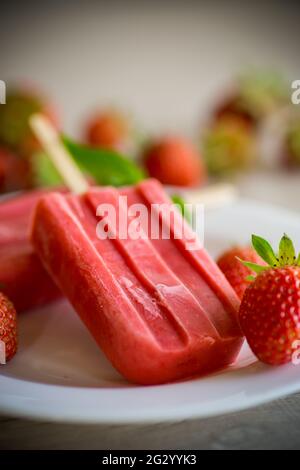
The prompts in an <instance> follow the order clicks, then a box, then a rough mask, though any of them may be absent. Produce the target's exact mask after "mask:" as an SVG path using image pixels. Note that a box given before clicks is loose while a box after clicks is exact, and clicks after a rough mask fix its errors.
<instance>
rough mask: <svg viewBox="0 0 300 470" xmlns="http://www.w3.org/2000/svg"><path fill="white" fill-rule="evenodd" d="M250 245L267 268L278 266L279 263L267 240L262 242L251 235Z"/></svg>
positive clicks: (261, 239) (259, 238)
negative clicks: (266, 264) (267, 265)
mask: <svg viewBox="0 0 300 470" xmlns="http://www.w3.org/2000/svg"><path fill="white" fill-rule="evenodd" d="M252 245H253V247H254V249H255V251H256V252H257V254H258V255H259V256H260V257H261V258H262V259H263V260H264V261H265V262H266V263H268V264H269V266H273V267H276V266H279V264H280V263H279V261H278V259H277V257H276V255H275V253H274V251H273V248H272V247H271V245H270V243H269V242H267V240H264V239H263V238H261V237H258V236H257V235H252Z"/></svg>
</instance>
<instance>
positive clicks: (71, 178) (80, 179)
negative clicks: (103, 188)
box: [30, 114, 89, 194]
mask: <svg viewBox="0 0 300 470" xmlns="http://www.w3.org/2000/svg"><path fill="white" fill-rule="evenodd" d="M30 127H31V129H32V131H33V132H34V134H35V136H36V137H37V139H38V141H39V142H40V143H41V145H42V147H43V149H44V150H45V151H46V153H47V155H48V156H49V158H50V160H51V161H52V163H53V164H54V166H55V168H56V170H57V171H58V173H59V174H60V176H61V177H62V179H63V181H64V183H65V184H66V186H67V187H68V188H69V190H70V191H71V192H73V193H76V194H82V193H85V192H87V190H88V188H89V184H88V182H87V181H86V179H85V177H84V176H83V174H82V173H81V171H80V170H79V168H78V167H77V165H76V163H75V162H74V160H73V158H72V157H71V155H70V154H69V152H68V150H67V149H66V148H65V146H64V145H63V143H62V141H61V139H60V136H59V134H58V132H57V131H56V129H55V128H54V127H53V126H52V124H51V123H50V121H49V120H48V119H47V118H46V117H45V116H44V115H42V114H34V115H32V116H31V118H30Z"/></svg>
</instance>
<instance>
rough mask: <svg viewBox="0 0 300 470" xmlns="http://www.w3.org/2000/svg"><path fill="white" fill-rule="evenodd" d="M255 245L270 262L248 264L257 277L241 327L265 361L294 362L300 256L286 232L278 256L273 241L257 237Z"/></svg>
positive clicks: (299, 329)
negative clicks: (271, 243)
mask: <svg viewBox="0 0 300 470" xmlns="http://www.w3.org/2000/svg"><path fill="white" fill-rule="evenodd" d="M252 240H253V246H254V247H255V249H256V251H257V253H258V254H259V255H260V256H261V258H262V259H263V260H264V261H266V263H268V265H265V266H262V265H257V264H255V263H252V262H244V265H245V266H246V267H248V268H250V269H252V270H253V271H254V272H256V273H257V276H256V277H255V278H254V280H253V282H252V283H251V285H250V286H249V287H248V289H247V290H246V292H245V294H244V297H243V300H242V304H241V308H240V312H239V317H240V324H241V328H242V330H243V332H244V334H245V336H246V338H247V341H248V343H249V346H250V348H251V349H252V351H253V353H254V354H255V355H256V356H257V357H258V359H260V360H261V361H262V362H265V363H267V364H271V365H280V364H285V363H288V362H291V360H292V357H293V354H294V352H295V345H296V344H298V343H297V341H298V340H300V256H298V258H296V255H295V249H294V245H293V243H292V241H291V240H290V239H289V238H288V237H287V236H286V235H284V236H283V238H282V239H281V242H280V245H279V253H278V255H276V254H275V253H274V251H273V249H272V247H271V246H270V244H269V243H268V242H267V241H266V240H264V239H262V238H260V237H257V236H253V237H252Z"/></svg>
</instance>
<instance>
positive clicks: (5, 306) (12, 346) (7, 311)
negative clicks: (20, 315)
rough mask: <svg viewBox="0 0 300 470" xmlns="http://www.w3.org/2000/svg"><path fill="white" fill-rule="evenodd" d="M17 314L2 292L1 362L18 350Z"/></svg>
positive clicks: (0, 318) (0, 296) (7, 359)
mask: <svg viewBox="0 0 300 470" xmlns="http://www.w3.org/2000/svg"><path fill="white" fill-rule="evenodd" d="M17 348H18V341H17V314H16V310H15V308H14V306H13V304H12V303H11V302H10V301H9V300H8V298H7V297H6V296H5V295H4V294H2V293H1V292H0V364H5V363H6V361H9V360H10V359H12V358H13V357H14V355H15V354H16V352H17Z"/></svg>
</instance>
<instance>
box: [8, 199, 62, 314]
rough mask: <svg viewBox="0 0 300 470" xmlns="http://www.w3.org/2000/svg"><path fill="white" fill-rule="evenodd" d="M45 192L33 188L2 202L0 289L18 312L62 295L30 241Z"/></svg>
mask: <svg viewBox="0 0 300 470" xmlns="http://www.w3.org/2000/svg"><path fill="white" fill-rule="evenodd" d="M44 194H45V191H39V190H38V191H32V192H30V193H26V194H25V195H23V194H22V195H19V196H16V197H13V198H10V199H8V200H6V201H4V202H2V203H1V204H0V266H1V268H0V290H1V291H3V292H4V293H5V294H6V295H7V296H8V297H9V298H10V300H11V301H12V302H13V303H14V305H15V307H16V310H17V312H21V311H23V310H28V309H30V308H34V307H38V306H41V305H43V304H45V303H48V302H50V301H51V300H54V299H56V298H58V297H59V296H60V292H59V290H58V289H57V287H56V286H55V284H54V283H53V282H52V280H51V278H50V277H49V276H48V274H47V272H46V271H45V270H44V268H43V266H42V264H41V262H40V260H39V258H38V257H37V256H36V255H35V253H34V250H33V248H32V246H31V243H30V241H29V225H30V220H31V216H32V213H33V210H34V208H35V205H36V203H37V201H38V200H39V198H40V197H41V196H42V195H44Z"/></svg>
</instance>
